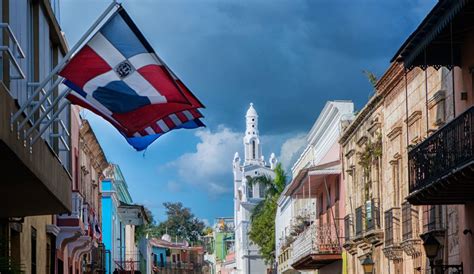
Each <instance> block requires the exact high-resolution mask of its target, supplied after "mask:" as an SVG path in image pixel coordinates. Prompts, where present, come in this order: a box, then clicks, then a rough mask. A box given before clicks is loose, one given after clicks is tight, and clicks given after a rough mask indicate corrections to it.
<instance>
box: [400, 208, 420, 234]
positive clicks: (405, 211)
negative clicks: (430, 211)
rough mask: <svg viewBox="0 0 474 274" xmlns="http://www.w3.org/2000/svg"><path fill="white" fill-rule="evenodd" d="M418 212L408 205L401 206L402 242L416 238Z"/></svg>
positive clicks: (418, 231) (418, 232)
mask: <svg viewBox="0 0 474 274" xmlns="http://www.w3.org/2000/svg"><path fill="white" fill-rule="evenodd" d="M418 222H419V217H418V211H417V210H416V209H415V208H414V207H413V206H412V205H411V204H410V203H409V202H404V203H403V204H402V240H403V241H408V240H411V239H415V238H418V235H419V234H420V230H419V225H418Z"/></svg>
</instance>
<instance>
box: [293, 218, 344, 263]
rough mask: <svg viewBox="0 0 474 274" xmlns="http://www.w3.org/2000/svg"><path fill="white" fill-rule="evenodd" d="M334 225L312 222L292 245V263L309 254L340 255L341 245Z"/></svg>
mask: <svg viewBox="0 0 474 274" xmlns="http://www.w3.org/2000/svg"><path fill="white" fill-rule="evenodd" d="M337 234H338V233H336V229H335V227H334V224H331V223H330V224H321V225H318V222H313V223H312V224H311V225H309V226H307V227H306V228H305V229H304V230H303V232H301V233H299V234H298V235H297V236H296V239H295V241H294V242H293V244H292V247H293V250H292V251H293V261H295V262H296V261H298V260H300V259H302V258H303V257H305V256H308V255H311V254H340V253H341V251H342V249H341V244H340V241H339V237H338V235H337Z"/></svg>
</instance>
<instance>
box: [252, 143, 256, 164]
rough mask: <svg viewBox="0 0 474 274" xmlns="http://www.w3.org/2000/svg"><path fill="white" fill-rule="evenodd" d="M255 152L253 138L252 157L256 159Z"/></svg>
mask: <svg viewBox="0 0 474 274" xmlns="http://www.w3.org/2000/svg"><path fill="white" fill-rule="evenodd" d="M255 154H256V153H255V140H252V159H256V156H255Z"/></svg>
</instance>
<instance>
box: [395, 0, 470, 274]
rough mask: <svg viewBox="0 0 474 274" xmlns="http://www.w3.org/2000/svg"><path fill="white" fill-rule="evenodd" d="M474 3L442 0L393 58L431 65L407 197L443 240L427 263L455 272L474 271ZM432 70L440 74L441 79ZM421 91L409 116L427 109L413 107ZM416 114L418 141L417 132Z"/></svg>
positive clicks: (432, 236)
mask: <svg viewBox="0 0 474 274" xmlns="http://www.w3.org/2000/svg"><path fill="white" fill-rule="evenodd" d="M473 8H474V3H472V1H438V3H436V5H435V6H434V7H433V9H432V10H431V11H430V13H429V14H428V15H427V16H426V18H425V19H424V20H423V22H422V23H421V24H420V25H419V26H418V28H417V29H416V30H415V31H414V32H413V33H412V35H410V36H409V37H408V38H407V40H406V41H405V42H404V43H403V45H402V46H401V48H400V49H399V50H398V52H397V53H396V54H395V56H394V58H393V59H392V61H393V62H397V63H399V64H401V65H403V67H404V68H405V69H407V70H411V72H413V71H416V70H418V71H420V69H423V70H424V71H423V73H424V75H425V76H424V78H425V81H424V89H425V96H424V97H420V99H421V100H423V99H424V101H425V104H424V105H422V106H419V108H421V109H423V108H424V109H425V111H424V114H425V116H424V119H421V120H424V121H425V122H426V126H425V127H422V129H421V130H423V131H425V132H426V133H425V134H424V138H422V139H421V140H419V141H418V142H417V143H416V144H411V145H409V147H408V152H407V154H408V155H407V171H408V172H407V173H408V175H407V183H406V184H405V185H406V186H407V192H406V193H407V197H406V201H407V202H408V203H410V204H411V205H413V206H418V207H419V208H421V211H422V214H423V215H422V218H423V227H422V230H421V231H420V232H421V237H420V238H421V240H422V241H423V243H425V244H428V243H431V244H433V243H436V245H439V248H438V250H435V251H437V252H435V253H434V254H429V253H426V254H425V255H426V256H428V259H427V262H426V264H425V265H426V268H431V269H433V270H434V271H438V272H440V271H442V270H443V269H444V268H446V266H447V265H449V267H448V270H449V271H452V272H454V271H458V272H462V273H472V272H473V271H474V259H473V258H474V255H473V254H474V253H473V251H472V250H474V238H473V237H472V227H473V225H474V221H473V219H474V203H473V199H472V197H473V194H474V187H473V184H472V176H471V175H472V170H473V169H472V167H473V163H474V161H473V159H474V157H473V151H474V150H473V147H472V144H473V142H472V139H473V124H472V115H473V114H472V113H473V104H474V100H473V98H474V97H473V75H472V72H473V71H472V67H473V64H474V55H473V54H472V48H473V47H474V32H473V30H472V27H473V26H474V24H473V21H472V20H471V19H472V14H471V12H472V10H473ZM432 74H435V75H438V77H439V78H440V80H439V81H435V82H434V83H433V81H431V80H430V79H431V78H432V77H430V75H432ZM408 87H410V86H409V85H408ZM417 99H418V98H416V97H415V98H413V97H412V96H406V105H407V106H408V108H407V109H408V111H407V113H406V114H407V115H408V116H407V117H408V118H410V117H411V116H413V113H415V111H420V110H419V109H416V108H414V109H413V110H412V106H415V105H416V104H417V101H416V100H417ZM418 100H419V99H418ZM421 112H422V114H423V110H421ZM408 122H409V123H408V126H407V134H408V136H407V140H408V141H410V140H412V139H413V136H416V133H413V131H414V129H413V125H410V119H408ZM420 135H421V134H420ZM421 136H423V135H421ZM431 255H432V256H431ZM461 264H462V266H461Z"/></svg>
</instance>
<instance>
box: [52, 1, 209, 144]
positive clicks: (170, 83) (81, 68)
mask: <svg viewBox="0 0 474 274" xmlns="http://www.w3.org/2000/svg"><path fill="white" fill-rule="evenodd" d="M59 75H61V76H62V77H64V78H65V80H64V84H65V85H67V86H68V87H69V88H70V89H71V90H72V91H71V93H70V94H69V95H68V97H67V98H68V99H69V100H70V101H71V102H72V103H74V104H78V105H81V106H82V107H85V108H87V109H90V110H91V111H93V112H95V113H96V114H98V115H100V116H102V117H103V118H104V119H106V120H108V121H109V122H110V123H111V124H112V125H114V126H115V127H116V128H117V129H118V130H119V131H120V132H121V133H122V135H124V136H125V137H126V139H127V141H128V142H129V143H130V144H131V145H132V146H134V147H135V148H136V149H137V150H142V149H145V148H146V147H147V146H148V145H149V144H151V143H152V142H153V141H154V140H156V138H158V137H159V136H161V135H162V134H164V133H166V132H168V131H170V130H173V129H177V128H196V127H200V126H204V124H203V123H202V122H201V121H200V119H199V118H202V115H201V114H200V113H199V111H198V110H197V109H198V108H203V107H204V106H203V105H202V103H201V102H200V101H199V100H198V99H197V98H196V97H195V96H194V94H193V93H192V92H191V91H190V90H189V89H188V88H187V87H186V86H185V85H184V83H183V82H182V81H181V80H180V79H179V78H178V77H176V75H175V74H174V73H173V72H172V71H171V70H170V69H169V68H168V67H167V66H166V64H165V63H164V62H163V61H162V60H161V59H160V58H159V57H158V55H157V54H156V53H155V51H154V50H153V48H152V47H151V45H150V44H149V43H148V41H147V40H146V39H145V37H144V36H143V34H142V33H141V32H140V31H139V29H138V28H137V26H136V25H135V23H134V22H133V21H132V19H131V18H130V16H129V15H128V14H127V12H126V11H125V10H124V9H123V7H120V8H119V10H118V11H117V12H115V13H114V14H113V15H112V16H111V17H110V18H109V19H108V21H107V22H106V23H105V24H104V25H103V26H102V27H101V28H100V29H99V30H98V31H97V32H96V33H95V34H94V35H93V36H92V38H91V39H90V40H89V41H88V42H87V43H86V44H85V45H84V46H83V47H82V48H81V49H80V50H79V51H78V52H77V53H76V54H75V55H74V57H73V58H72V59H71V60H70V61H69V62H68V63H67V65H66V66H65V67H64V68H63V69H62V70H61V71H60V72H59ZM187 114H190V115H188V116H186V115H187Z"/></svg>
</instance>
